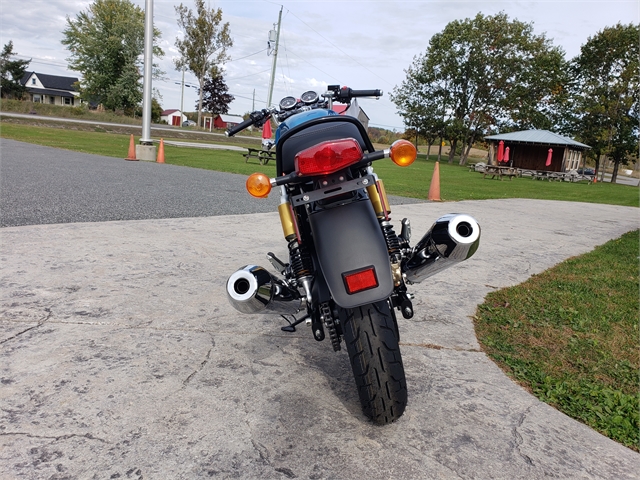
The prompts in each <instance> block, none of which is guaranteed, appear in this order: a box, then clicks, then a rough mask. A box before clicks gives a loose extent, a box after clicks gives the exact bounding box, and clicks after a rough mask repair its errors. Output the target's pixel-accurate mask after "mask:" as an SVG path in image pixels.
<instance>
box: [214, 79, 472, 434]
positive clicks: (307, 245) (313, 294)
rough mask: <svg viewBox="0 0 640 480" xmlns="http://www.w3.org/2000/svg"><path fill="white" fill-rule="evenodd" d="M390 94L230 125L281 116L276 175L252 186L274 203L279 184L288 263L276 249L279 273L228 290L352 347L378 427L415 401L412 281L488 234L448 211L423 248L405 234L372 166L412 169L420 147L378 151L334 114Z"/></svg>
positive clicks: (331, 95) (255, 270)
mask: <svg viewBox="0 0 640 480" xmlns="http://www.w3.org/2000/svg"><path fill="white" fill-rule="evenodd" d="M380 96H382V91H380V90H353V89H351V88H347V87H343V88H341V87H340V86H339V85H332V86H329V87H328V88H327V92H326V93H324V94H323V95H322V96H319V95H318V94H317V93H316V92H305V93H303V94H302V95H301V97H300V98H299V99H296V98H295V97H285V98H283V99H282V100H281V101H280V103H279V106H278V107H277V108H268V109H263V110H258V111H255V112H253V113H251V114H250V116H249V118H248V119H247V120H245V121H244V122H242V123H240V124H238V125H237V126H234V127H231V128H229V129H228V131H227V134H228V135H229V136H233V135H235V134H237V133H238V132H240V131H242V130H243V129H245V128H247V127H249V126H252V125H254V126H257V127H261V126H262V125H263V124H264V123H265V122H266V121H270V119H271V118H273V119H275V120H276V122H277V123H279V125H278V127H277V130H276V136H275V149H276V171H277V176H276V177H275V178H269V177H268V176H266V175H265V174H263V173H255V174H253V175H251V176H249V177H248V179H247V182H246V188H247V191H248V192H249V193H250V194H251V195H253V196H254V197H257V198H265V197H267V196H268V195H269V193H270V192H271V190H272V188H276V187H279V189H280V204H279V207H278V212H279V214H280V221H281V224H282V231H283V234H284V238H285V240H286V241H287V245H288V251H289V259H288V262H284V261H282V260H280V259H279V258H277V257H276V256H275V255H274V254H273V253H271V252H269V253H268V254H267V259H268V260H269V262H270V263H271V265H272V266H273V267H274V268H275V270H276V272H277V273H278V275H274V274H272V273H270V272H268V271H267V270H266V269H265V268H263V267H260V266H257V265H246V266H244V267H242V268H241V269H240V270H238V271H236V272H235V273H233V274H232V275H231V276H230V277H229V279H228V281H227V287H226V289H227V296H228V299H229V302H230V303H231V305H232V306H233V307H234V308H235V309H237V310H238V311H239V312H241V313H245V314H257V313H275V314H280V315H282V316H283V317H284V318H285V320H287V322H288V323H289V324H288V325H285V326H284V327H282V330H283V331H286V332H294V331H296V326H297V325H299V324H300V323H302V322H306V323H307V324H309V325H311V332H312V334H313V336H314V338H315V340H317V341H323V340H324V339H325V338H327V337H328V338H329V341H330V343H331V346H332V347H333V350H334V351H339V350H340V349H341V343H342V340H344V341H345V344H346V348H347V351H348V354H349V359H350V363H351V368H352V371H353V375H354V378H355V382H356V386H357V390H358V396H359V399H360V403H361V405H362V410H363V413H364V414H365V415H366V416H367V417H368V418H370V419H371V420H372V421H373V422H374V423H376V424H387V423H390V422H393V421H395V420H397V419H398V418H400V416H401V415H402V414H403V412H404V410H405V407H406V405H407V385H406V379H405V372H404V366H403V363H402V357H401V354H400V346H399V342H400V334H399V330H398V322H397V319H396V314H395V310H398V311H399V312H400V314H402V316H403V317H404V318H406V319H409V318H411V317H413V314H414V312H413V305H412V302H411V300H412V299H413V298H414V296H413V295H412V294H411V293H409V292H408V289H407V286H408V285H411V284H417V283H420V282H422V281H424V280H425V279H426V278H428V277H430V276H431V275H433V274H435V273H437V272H439V271H441V270H444V269H445V268H448V267H450V266H452V265H454V264H456V263H458V262H461V261H463V260H466V259H468V258H470V257H471V256H472V255H473V254H474V253H475V251H476V250H477V248H478V245H479V241H480V227H479V225H478V223H477V222H476V220H475V219H473V218H472V217H471V216H469V215H464V214H450V215H445V216H442V217H440V218H439V219H437V220H436V222H435V223H434V224H433V226H432V227H431V228H430V229H429V230H428V231H427V232H426V233H425V234H424V235H423V236H422V238H421V239H420V240H419V241H418V243H417V244H416V245H415V246H414V247H411V246H410V244H409V241H410V237H411V224H410V222H409V220H408V219H406V218H405V219H403V220H402V222H401V231H400V234H399V235H398V234H396V233H395V231H394V229H393V226H392V224H391V222H390V217H389V215H390V213H391V209H390V207H389V201H388V200H387V195H386V193H385V189H384V184H383V182H382V180H380V179H379V178H378V177H377V175H376V174H375V173H374V171H373V167H372V164H373V162H374V161H376V160H381V159H383V158H391V160H392V161H393V162H394V163H395V164H396V165H399V166H402V167H405V166H408V165H410V164H411V163H413V161H414V160H415V158H416V148H415V147H414V146H413V144H412V143H411V142H408V141H406V140H398V141H396V142H394V143H393V144H392V145H391V147H390V148H389V149H385V150H379V151H376V150H375V148H374V147H373V145H372V143H371V140H370V139H369V137H368V135H367V132H366V130H365V128H364V126H363V125H362V123H361V122H360V121H359V120H358V119H356V118H354V117H351V116H347V115H338V114H337V113H336V112H334V111H333V110H332V107H333V103H334V102H338V103H343V104H347V105H350V104H351V100H352V99H353V98H356V97H380ZM296 316H298V317H296ZM289 318H291V320H292V321H290V320H289Z"/></svg>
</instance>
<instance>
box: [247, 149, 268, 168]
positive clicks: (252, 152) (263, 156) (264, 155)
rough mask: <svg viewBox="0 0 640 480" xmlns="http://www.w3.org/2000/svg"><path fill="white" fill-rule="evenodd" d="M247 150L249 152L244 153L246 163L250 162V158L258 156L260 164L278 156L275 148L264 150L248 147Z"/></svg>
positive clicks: (264, 163)
mask: <svg viewBox="0 0 640 480" xmlns="http://www.w3.org/2000/svg"><path fill="white" fill-rule="evenodd" d="M247 150H248V151H247V153H245V154H244V161H245V163H249V159H250V158H257V159H258V163H259V164H260V165H266V164H268V163H269V160H272V159H274V158H276V152H275V151H274V150H263V149H261V148H247Z"/></svg>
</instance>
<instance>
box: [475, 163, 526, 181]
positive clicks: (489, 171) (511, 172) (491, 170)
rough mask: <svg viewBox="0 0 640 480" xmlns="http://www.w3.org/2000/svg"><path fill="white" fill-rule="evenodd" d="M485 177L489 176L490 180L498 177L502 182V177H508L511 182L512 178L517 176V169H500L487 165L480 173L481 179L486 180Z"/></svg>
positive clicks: (496, 166)
mask: <svg viewBox="0 0 640 480" xmlns="http://www.w3.org/2000/svg"><path fill="white" fill-rule="evenodd" d="M487 175H491V178H492V179H493V178H496V177H498V178H499V179H500V180H502V177H509V180H512V179H513V177H517V176H518V169H517V168H513V167H500V166H498V165H487V166H486V167H484V171H483V172H482V178H486V176H487Z"/></svg>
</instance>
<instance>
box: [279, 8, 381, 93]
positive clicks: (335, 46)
mask: <svg viewBox="0 0 640 480" xmlns="http://www.w3.org/2000/svg"><path fill="white" fill-rule="evenodd" d="M287 12H291V11H290V10H289V9H287ZM291 15H293V16H294V17H296V18H297V19H298V20H300V21H301V22H302V23H304V24H305V25H306V26H307V27H309V28H310V29H311V30H313V31H314V32H315V33H316V34H317V35H318V36H320V37H321V38H323V39H324V40H325V41H326V42H327V43H329V44H330V45H331V46H332V47H334V48H336V49H337V50H339V51H340V52H342V53H343V54H344V55H346V56H347V57H349V59H351V60H352V61H353V62H355V63H357V64H358V65H360V66H361V67H362V68H364V69H365V70H366V71H367V72H369V73H371V74H372V75H375V76H376V77H378V78H379V79H380V80H382V81H383V82H385V83H387V84H388V85H392V83H391V82H389V81H388V80H386V79H384V78H382V77H381V76H380V75H378V74H377V73H375V72H372V71H371V70H369V69H368V68H367V67H365V66H364V65H362V64H361V63H360V62H358V60H356V59H355V58H353V57H352V56H351V55H349V54H348V53H347V52H345V51H344V50H342V49H341V48H340V47H338V46H337V45H336V44H334V43H333V42H331V40H329V39H328V38H327V37H325V36H324V35H322V34H321V33H320V32H318V31H317V30H315V29H314V28H313V27H312V26H311V25H309V24H308V23H306V22H305V21H304V20H302V19H301V18H300V17H298V16H297V15H296V14H295V13H293V12H291Z"/></svg>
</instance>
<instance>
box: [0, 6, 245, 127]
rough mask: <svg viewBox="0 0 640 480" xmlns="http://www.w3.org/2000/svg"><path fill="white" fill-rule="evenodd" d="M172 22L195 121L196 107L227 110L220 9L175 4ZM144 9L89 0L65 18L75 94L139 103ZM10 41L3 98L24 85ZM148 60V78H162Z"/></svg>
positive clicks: (117, 107)
mask: <svg viewBox="0 0 640 480" xmlns="http://www.w3.org/2000/svg"><path fill="white" fill-rule="evenodd" d="M175 10H176V14H177V23H178V26H179V27H180V30H181V31H182V33H183V36H182V38H180V37H178V38H176V40H175V46H176V48H177V49H178V52H179V54H180V56H179V57H178V58H176V59H175V61H174V64H175V67H176V69H177V70H179V71H182V70H183V69H185V70H188V71H190V72H192V73H193V74H194V75H195V77H196V78H197V79H198V82H199V87H200V88H199V89H198V102H197V104H196V105H195V108H196V110H197V111H198V124H199V123H200V115H201V112H202V111H208V112H211V113H214V114H215V113H228V111H229V107H228V106H229V104H230V103H231V102H232V101H233V98H234V97H233V96H232V95H230V94H228V87H227V85H226V84H225V83H224V79H223V77H222V74H221V70H220V68H219V66H220V65H221V64H223V63H224V62H225V61H226V60H228V58H229V57H228V55H227V53H226V52H227V49H228V48H229V47H231V46H232V45H233V41H232V39H231V36H230V31H229V23H228V22H227V23H224V22H222V10H221V9H215V8H213V9H209V8H207V7H206V6H205V3H204V0H195V12H194V11H192V10H191V9H189V8H187V7H185V6H184V5H183V4H180V5H179V6H177V7H175ZM144 16H145V14H144V10H143V9H142V8H140V7H138V6H136V5H134V4H133V3H131V1H130V0H95V1H94V2H93V3H92V4H91V5H89V7H88V8H87V9H86V10H84V11H81V12H80V13H79V14H77V15H76V17H75V18H70V17H67V20H66V28H65V29H64V30H63V32H62V34H63V38H62V44H63V45H64V46H65V47H66V48H67V50H68V51H69V52H70V56H69V58H68V59H67V61H68V62H69V69H70V70H72V71H76V72H79V73H81V75H82V78H81V80H80V81H79V83H78V84H77V85H76V87H77V89H78V92H79V93H80V98H81V99H83V100H84V101H86V102H87V103H89V104H94V105H97V104H101V105H103V107H104V108H106V109H109V110H113V111H123V112H125V113H126V112H129V113H131V114H134V113H135V112H136V111H137V110H139V107H140V104H141V102H142V71H143V53H144ZM160 38H161V32H160V31H159V30H158V29H155V28H154V30H153V57H154V58H162V57H163V56H164V51H163V50H162V49H161V48H160V47H159V45H158V42H159V40H160ZM13 56H15V52H14V51H13V43H12V42H11V41H9V43H7V44H6V45H5V46H4V49H3V51H2V54H1V56H0V69H1V72H0V73H1V76H2V85H1V92H2V96H3V97H9V98H21V97H22V95H23V94H24V93H25V91H26V88H25V87H23V86H22V85H21V84H20V80H21V79H22V77H23V76H24V74H25V72H26V69H27V68H28V66H29V63H30V61H28V60H11V58H12V57H13ZM164 74H165V72H162V71H161V70H160V69H159V67H158V65H157V64H156V63H154V64H153V78H154V79H156V80H158V79H162V78H163V76H164ZM160 100H161V96H160V94H159V92H158V91H157V90H154V92H153V104H154V105H153V107H155V108H152V111H153V112H154V114H155V115H156V116H158V117H159V115H158V113H159V112H158V111H161V107H160V103H159V102H160Z"/></svg>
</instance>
